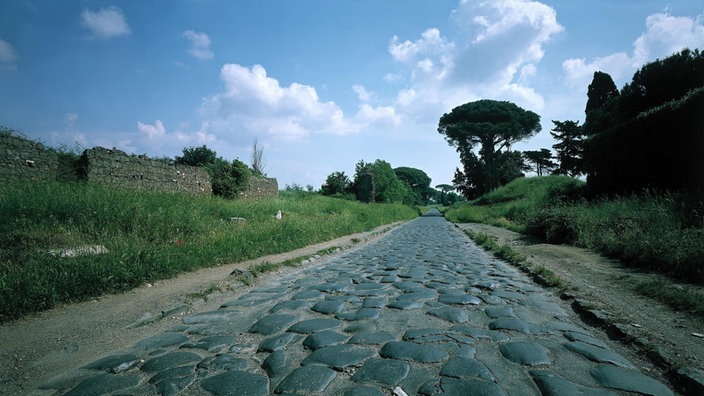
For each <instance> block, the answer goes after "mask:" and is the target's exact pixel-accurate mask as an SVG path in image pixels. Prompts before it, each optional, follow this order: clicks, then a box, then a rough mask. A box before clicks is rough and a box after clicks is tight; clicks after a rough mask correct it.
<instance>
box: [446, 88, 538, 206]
mask: <svg viewBox="0 0 704 396" xmlns="http://www.w3.org/2000/svg"><path fill="white" fill-rule="evenodd" d="M540 129H541V127H540V116H539V115H537V114H535V113H533V112H532V111H527V110H524V109H522V108H520V107H518V106H516V105H515V104H513V103H511V102H502V101H495V100H489V99H484V100H479V101H476V102H469V103H465V104H463V105H461V106H458V107H455V108H454V109H452V111H451V112H450V113H445V114H444V115H443V116H442V117H441V118H440V122H439V124H438V132H439V133H440V134H442V135H445V140H446V141H447V142H448V143H449V144H450V146H452V147H455V148H456V149H457V151H458V152H459V154H460V160H461V161H462V163H463V165H464V172H462V171H460V172H459V174H461V175H462V176H463V177H460V178H459V179H457V178H456V179H457V181H458V183H459V184H457V183H456V184H455V186H456V187H457V188H458V189H459V191H461V192H462V193H463V194H464V195H465V196H466V197H469V196H468V195H467V194H470V195H473V194H474V191H475V190H476V192H479V193H485V192H488V191H491V190H493V189H495V188H497V187H499V186H500V185H501V183H502V180H506V179H509V178H510V177H511V176H515V175H517V174H518V175H520V162H521V160H520V154H518V155H516V154H515V153H514V154H511V153H509V152H510V149H511V145H512V144H513V143H516V142H518V141H520V140H523V139H526V138H529V137H531V136H533V135H535V134H536V133H538V132H539V131H540ZM477 145H480V148H479V151H478V152H479V158H477V157H476V155H475V154H474V152H473V150H474V149H475V148H476V146H477ZM468 165H469V168H468ZM517 167H518V168H517ZM455 176H458V173H456V175H455ZM460 179H461V180H460Z"/></svg>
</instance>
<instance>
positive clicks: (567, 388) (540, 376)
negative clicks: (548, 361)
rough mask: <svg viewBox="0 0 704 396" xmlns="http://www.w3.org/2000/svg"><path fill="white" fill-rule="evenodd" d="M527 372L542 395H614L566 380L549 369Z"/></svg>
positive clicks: (613, 395)
mask: <svg viewBox="0 0 704 396" xmlns="http://www.w3.org/2000/svg"><path fill="white" fill-rule="evenodd" d="M529 373H530V375H531V377H533V381H535V384H536V385H538V388H539V389H540V392H542V394H543V395H544V396H564V395H582V396H616V394H615V393H613V392H611V391H608V390H606V389H597V388H589V387H586V386H582V385H579V384H575V383H574V382H570V381H567V380H566V379H564V378H562V377H560V376H558V375H556V374H555V373H553V372H550V371H546V370H530V371H529Z"/></svg>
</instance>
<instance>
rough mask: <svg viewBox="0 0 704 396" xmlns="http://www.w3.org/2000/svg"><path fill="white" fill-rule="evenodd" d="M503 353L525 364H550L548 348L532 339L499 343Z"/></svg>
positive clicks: (516, 361) (513, 360)
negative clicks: (531, 340)
mask: <svg viewBox="0 0 704 396" xmlns="http://www.w3.org/2000/svg"><path fill="white" fill-rule="evenodd" d="M499 350H500V351H501V354H502V355H503V356H504V357H505V358H506V359H508V360H510V361H512V362H514V363H518V364H522V365H524V366H540V365H550V364H552V361H551V360H550V357H549V356H548V350H547V349H546V348H545V347H543V346H541V345H538V344H536V343H534V342H530V341H516V342H507V343H505V344H501V345H499Z"/></svg>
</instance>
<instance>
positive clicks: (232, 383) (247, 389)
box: [200, 371, 269, 396]
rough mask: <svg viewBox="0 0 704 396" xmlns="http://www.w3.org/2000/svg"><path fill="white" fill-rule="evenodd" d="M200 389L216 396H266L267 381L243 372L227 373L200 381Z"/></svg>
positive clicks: (267, 391) (267, 392)
mask: <svg viewBox="0 0 704 396" xmlns="http://www.w3.org/2000/svg"><path fill="white" fill-rule="evenodd" d="M200 386H201V388H203V389H205V390H207V391H208V392H210V393H212V394H214V395H216V396H230V395H232V396H266V395H268V394H269V379H268V378H266V377H264V376H262V375H257V374H252V373H248V372H245V371H228V372H226V373H222V374H218V375H214V376H212V377H208V378H205V379H203V380H201V381H200Z"/></svg>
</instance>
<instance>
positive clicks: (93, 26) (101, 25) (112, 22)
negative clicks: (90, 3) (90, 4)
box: [81, 6, 132, 39]
mask: <svg viewBox="0 0 704 396" xmlns="http://www.w3.org/2000/svg"><path fill="white" fill-rule="evenodd" d="M81 24H82V25H83V27H85V28H87V29H88V30H90V31H91V33H92V34H93V35H94V36H95V37H97V38H101V39H109V38H113V37H119V36H128V35H130V34H131V33H132V30H131V29H130V27H129V25H128V24H127V19H126V18H125V14H124V13H123V12H122V10H121V9H120V8H118V7H115V6H112V7H108V8H101V9H99V10H98V11H91V10H88V9H85V10H83V12H82V13H81Z"/></svg>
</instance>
